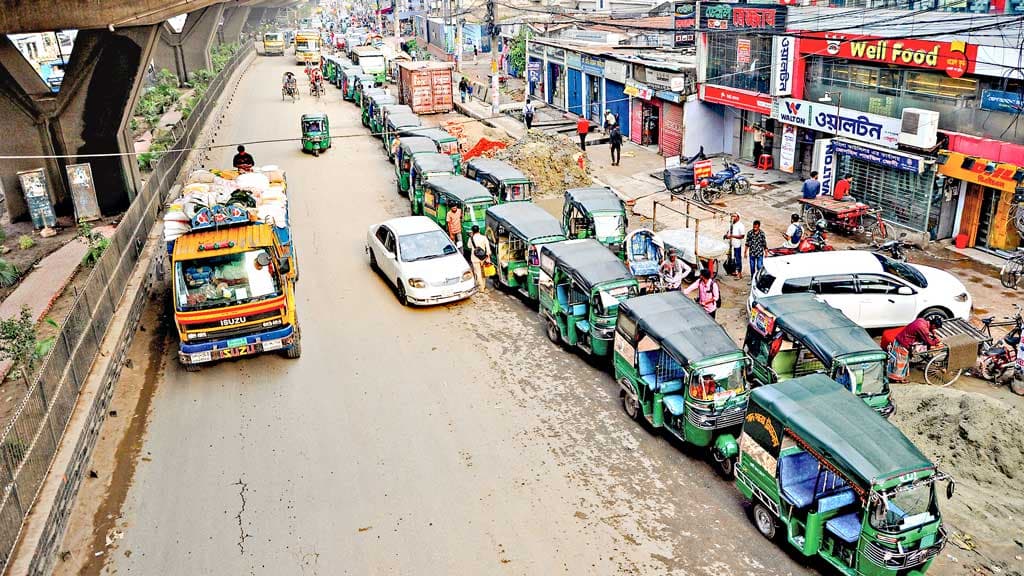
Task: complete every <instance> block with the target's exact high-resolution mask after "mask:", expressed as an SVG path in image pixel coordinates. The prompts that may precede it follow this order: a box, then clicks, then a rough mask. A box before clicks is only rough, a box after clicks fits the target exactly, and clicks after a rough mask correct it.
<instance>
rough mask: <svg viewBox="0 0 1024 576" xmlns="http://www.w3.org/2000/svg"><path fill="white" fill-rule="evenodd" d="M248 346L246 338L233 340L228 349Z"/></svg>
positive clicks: (230, 341)
mask: <svg viewBox="0 0 1024 576" xmlns="http://www.w3.org/2000/svg"><path fill="white" fill-rule="evenodd" d="M246 344H248V342H247V341H246V339H245V338H232V339H231V340H228V348H237V347H239V346H245V345H246Z"/></svg>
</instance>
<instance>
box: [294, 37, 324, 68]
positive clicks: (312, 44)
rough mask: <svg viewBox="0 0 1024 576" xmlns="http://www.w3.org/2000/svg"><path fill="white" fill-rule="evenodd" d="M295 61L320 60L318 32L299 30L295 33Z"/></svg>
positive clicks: (299, 62) (303, 62)
mask: <svg viewBox="0 0 1024 576" xmlns="http://www.w3.org/2000/svg"><path fill="white" fill-rule="evenodd" d="M295 62H296V64H305V63H307V62H317V63H319V62H320V33H319V32H317V31H315V30H299V31H298V32H296V33H295Z"/></svg>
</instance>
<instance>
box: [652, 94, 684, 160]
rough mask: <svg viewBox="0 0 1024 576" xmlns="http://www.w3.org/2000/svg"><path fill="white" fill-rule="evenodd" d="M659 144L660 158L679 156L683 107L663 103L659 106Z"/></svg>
mask: <svg viewBox="0 0 1024 576" xmlns="http://www.w3.org/2000/svg"><path fill="white" fill-rule="evenodd" d="M658 141H659V142H661V154H662V156H665V157H669V156H679V153H680V151H681V150H682V145H683V107H682V106H680V105H679V104H673V103H671V102H664V103H663V104H662V105H661V134H660V136H659V137H658Z"/></svg>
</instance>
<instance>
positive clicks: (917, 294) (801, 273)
mask: <svg viewBox="0 0 1024 576" xmlns="http://www.w3.org/2000/svg"><path fill="white" fill-rule="evenodd" d="M797 292H812V293H814V294H817V295H818V298H819V299H820V300H822V301H824V302H827V303H828V304H829V305H831V306H832V307H834V308H838V309H839V310H841V311H842V312H843V314H846V316H848V317H849V318H850V319H851V320H853V321H854V322H856V323H857V324H860V325H861V326H862V327H864V328H889V327H892V326H905V325H906V324H909V323H910V322H911V321H913V320H914V319H915V318H918V317H922V316H941V317H943V318H965V319H966V318H967V317H968V316H970V314H971V306H972V301H971V295H970V294H968V293H967V289H966V288H965V287H964V285H963V283H961V282H960V280H958V279H957V278H956V277H955V276H953V275H952V274H949V273H948V272H944V271H942V270H939V269H937V268H932V267H930V266H919V265H916V264H908V263H906V262H898V261H896V260H893V259H891V258H888V257H886V256H884V255H882V254H875V253H873V252H868V251H864V250H842V251H832V252H812V253H806V254H793V255H792V256H780V257H776V258H765V261H764V268H762V269H761V270H759V271H758V272H757V274H755V275H754V278H753V280H752V282H751V287H750V298H749V299H748V302H747V304H748V307H749V306H751V305H753V303H754V302H755V301H756V300H757V299H758V298H760V297H762V296H774V295H776V294H792V293H797Z"/></svg>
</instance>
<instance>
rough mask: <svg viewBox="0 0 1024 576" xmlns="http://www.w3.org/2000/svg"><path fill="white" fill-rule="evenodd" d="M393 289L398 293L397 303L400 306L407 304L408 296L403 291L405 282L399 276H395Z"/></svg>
mask: <svg viewBox="0 0 1024 576" xmlns="http://www.w3.org/2000/svg"><path fill="white" fill-rule="evenodd" d="M395 286H396V288H395V290H396V292H397V293H398V303H399V304H401V305H402V306H408V305H409V296H408V295H407V294H406V293H405V282H402V279H401V278H395Z"/></svg>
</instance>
